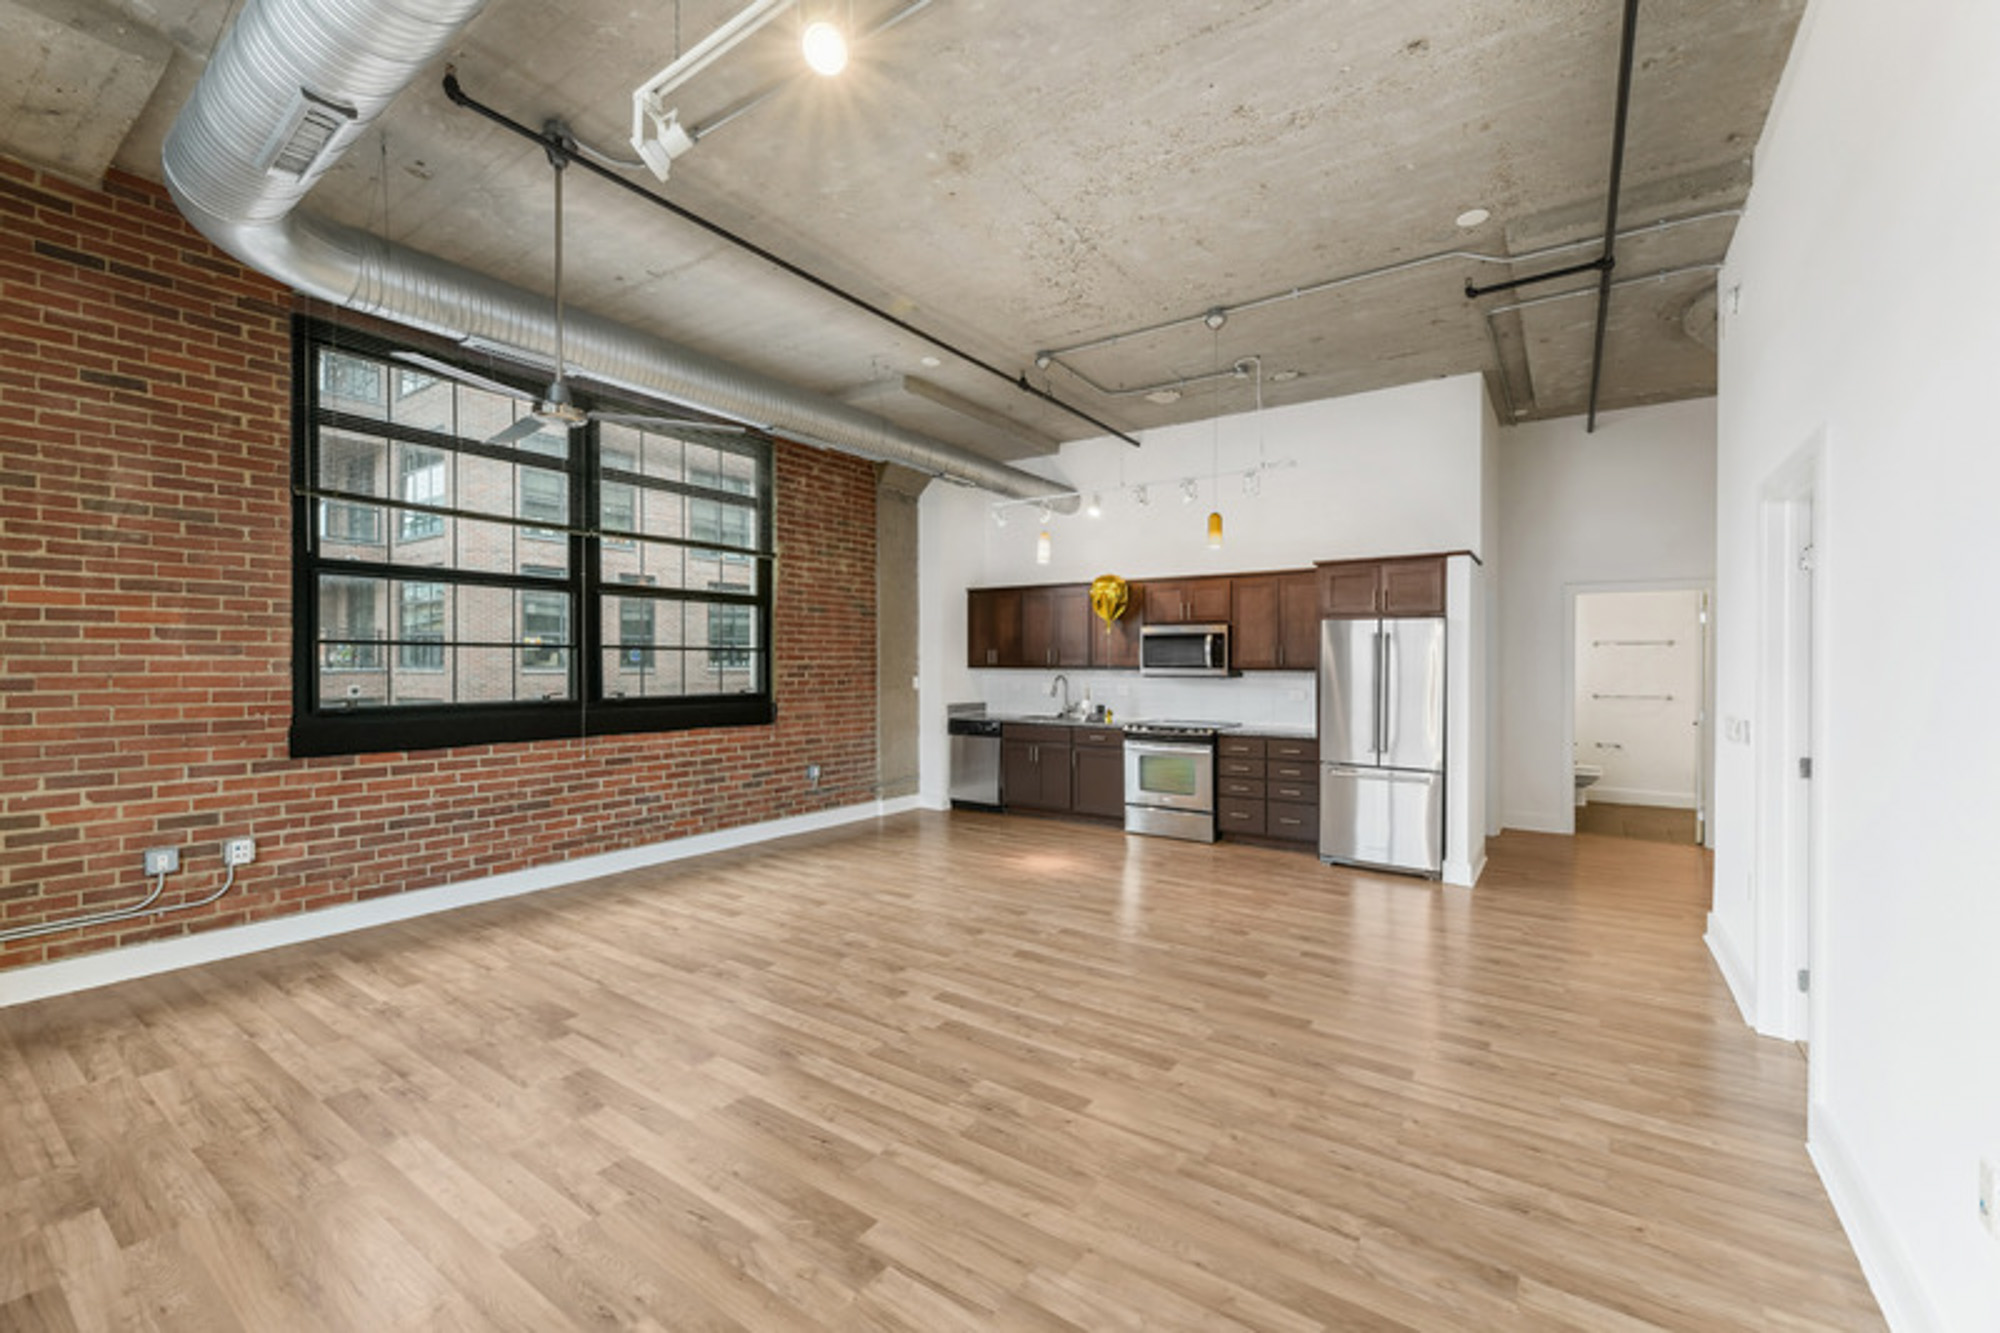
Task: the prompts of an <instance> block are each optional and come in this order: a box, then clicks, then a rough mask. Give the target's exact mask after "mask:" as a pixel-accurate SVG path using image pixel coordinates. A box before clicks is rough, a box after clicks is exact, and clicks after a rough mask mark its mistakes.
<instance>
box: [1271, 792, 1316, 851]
mask: <svg viewBox="0 0 2000 1333" xmlns="http://www.w3.org/2000/svg"><path fill="white" fill-rule="evenodd" d="M1264 819H1265V823H1264V833H1265V835H1266V836H1267V837H1272V838H1286V839H1289V840H1291V841H1293V842H1318V841H1319V806H1318V805H1301V804H1298V803H1295V802H1292V801H1272V802H1271V803H1270V804H1269V805H1267V806H1265V815H1264Z"/></svg>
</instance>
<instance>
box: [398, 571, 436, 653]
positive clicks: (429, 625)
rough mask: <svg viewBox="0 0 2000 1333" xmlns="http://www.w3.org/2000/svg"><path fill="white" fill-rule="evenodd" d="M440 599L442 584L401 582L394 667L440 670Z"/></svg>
mask: <svg viewBox="0 0 2000 1333" xmlns="http://www.w3.org/2000/svg"><path fill="white" fill-rule="evenodd" d="M444 602H445V589H444V585H443V584H442V583H405V584H404V585H403V589H402V623H401V625H400V626H398V628H397V632H396V638H397V647H396V664H397V666H399V667H402V668H403V669H405V670H409V671H442V670H444V624H445V621H444Z"/></svg>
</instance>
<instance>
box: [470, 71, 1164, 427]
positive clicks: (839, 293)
mask: <svg viewBox="0 0 2000 1333" xmlns="http://www.w3.org/2000/svg"><path fill="white" fill-rule="evenodd" d="M444 95H445V96H446V97H449V98H450V99H451V100H452V103H453V104H454V105H456V106H462V107H464V108H465V109H466V110H467V111H471V112H474V113H476V114H478V115H481V116H484V117H485V118H486V119H488V120H490V121H492V122H493V123H494V124H495V125H498V126H500V127H501V128H502V129H505V130H511V131H513V132H514V133H515V134H518V135H520V136H521V137H522V138H523V139H531V140H533V141H534V142H535V143H537V144H539V145H540V146H541V148H542V151H543V152H545V153H547V154H548V155H549V161H550V162H552V163H553V162H558V161H562V162H573V163H575V164H576V165H577V166H579V167H582V168H583V169H584V170H585V171H588V172H589V173H590V174H591V175H593V176H599V177H602V178H603V179H604V180H607V181H610V182H611V183H612V184H613V185H616V186H617V187H618V188H619V189H621V190H624V191H626V192H627V193H629V194H635V195H637V196H639V198H641V199H644V200H645V201H646V202H647V203H649V204H654V205H656V206H658V207H660V208H664V209H666V210H667V211H668V212H669V213H672V214H673V215H674V216H675V217H677V218H679V219H681V220H682V221H683V222H690V223H693V224H694V225H695V226H697V227H700V228H701V229H702V230H703V231H705V232H707V233H709V234H710V235H711V236H715V237H718V238H720V239H721V240H724V241H727V242H729V244H731V245H733V246H736V247H737V248H738V249H742V250H747V251H749V252H750V253H751V254H753V255H755V256H757V257H758V258H759V259H761V260H763V261H764V262H765V263H767V264H770V265H772V266H774V267H776V268H779V269H782V270H783V271H784V272H786V273H789V274H791V275H792V276H793V277H795V278H797V279H799V280H800V281H801V282H807V283H810V284H812V285H813V286H814V287H817V288H819V289H820V290H821V291H823V292H825V293H827V294H828V295H829V296H835V297H838V298H839V299H840V300H842V301H845V302H847V304H849V305H851V306H854V307H856V308H857V309H860V310H865V311H866V312H868V313H869V314H871V315H873V316H875V318H877V319H879V320H882V321H884V322H885V323H888V324H892V325H894V326H895V327H896V328H899V329H901V330H902V331H903V332H904V333H907V334H909V335H910V336H911V337H913V338H921V339H922V340H923V341H925V342H927V343H929V344H930V345H931V346H933V347H935V348H937V349H938V350H939V351H942V352H949V353H950V354H951V355H953V356H955V357H957V358H958V359H959V360H961V361H963V362H965V363H967V364H968V365H973V366H977V367H979V369H981V370H983V371H985V372H986V373H987V374H989V375H992V376H994V377H995V378H997V379H1000V380H1003V381H1005V382H1006V383H1007V384H1008V385H1010V386H1012V387H1013V388H1016V389H1019V390H1020V391H1021V392H1022V393H1025V394H1028V395H1029V396H1031V397H1033V398H1037V399H1040V400H1041V401H1042V402H1044V403H1047V404H1048V405H1049V406H1051V407H1054V408H1059V409H1061V410H1062V411H1064V412H1067V413H1069V414H1070V415H1071V416H1073V417H1075V418H1076V419H1077V420H1079V421H1082V422H1085V423H1087V424H1089V425H1091V426H1095V427H1096V428H1097V429H1098V430H1101V431H1103V432H1104V433H1105V434H1106V435H1109V436H1111V437H1112V438H1113V439H1118V440H1123V441H1125V443H1127V444H1129V445H1132V446H1134V447H1135V448H1136V447H1137V446H1138V444H1139V441H1138V440H1136V439H1134V438H1133V437H1132V436H1130V435H1127V434H1126V433H1125V432H1124V431H1122V430H1119V429H1117V428H1116V427H1115V426H1108V425H1106V424H1105V423H1104V422H1102V421H1099V420H1098V419H1097V418H1096V417H1094V416H1092V415H1090V413H1088V412H1085V411H1083V410H1082V409H1081V408H1076V407H1071V406H1070V405H1069V404H1068V403H1065V402H1064V401H1063V400H1062V399H1060V398H1058V397H1056V396H1055V395H1054V394H1052V393H1049V392H1048V391H1046V390H1043V389H1037V388H1036V387H1035V386H1034V385H1032V384H1030V383H1028V377H1027V376H1026V375H1025V374H1023V375H1010V374H1008V373H1007V372H1006V371H1004V370H1002V369H1000V367H998V366H996V365H993V364H992V363H991V362H989V361H985V360H983V359H981V358H979V357H976V356H974V355H973V354H972V353H970V352H968V351H965V350H964V349H963V348H960V347H955V346H953V345H952V344H951V343H948V342H946V341H945V340H944V339H942V338H938V337H935V336H933V335H931V334H929V333H926V332H924V331H923V330H922V329H920V328H918V327H917V326H916V325H914V324H911V323H910V322H909V321H908V320H905V319H902V318H900V317H898V316H896V315H892V314H890V313H889V312H888V311H887V310H884V309H883V308H882V307H880V306H878V305H876V304H874V303H873V302H871V301H867V300H864V299H863V298H861V297H859V296H856V295H854V294H853V293H852V292H849V291H846V290H844V289H843V288H840V287H836V286H834V285H833V284H832V283H830V282H828V281H827V280H826V279H824V278H822V277H819V276H818V275H817V274H814V273H810V272H808V271H807V270H805V269H803V268H800V267H799V266H798V265H797V264H794V263H792V262H791V261H790V260H789V259H785V258H782V257H780V256H778V255H775V254H773V253H771V252H770V251H769V250H766V249H765V248H764V247H763V246H761V245H758V244H757V243H756V242H755V241H752V240H750V239H748V238H747V237H743V236H739V235H737V234H736V233H735V232H733V231H730V230H729V229H728V228H727V227H724V226H722V225H721V224H719V223H715V222H710V221H709V220H708V219H707V218H704V217H702V216H701V215H700V214H698V213H694V212H691V211H690V210H688V209H686V208H684V207H682V206H681V205H679V204H677V203H675V202H674V201H673V200H671V199H668V198H666V197H665V196H663V195H658V194H654V193H653V192H652V191H651V190H648V189H647V188H645V187H644V186H642V185H636V184H634V183H633V182H631V181H629V180H627V179H625V177H623V176H621V175H619V174H618V173H617V172H616V171H613V170H611V169H610V168H609V167H606V166H603V165H602V164H600V163H597V162H593V161H591V160H590V159H589V158H587V157H585V156H584V155H583V154H582V153H580V152H578V151H577V149H576V145H575V144H574V143H573V142H572V141H570V140H568V139H567V138H565V137H564V136H563V135H561V134H559V133H556V132H554V131H551V130H537V129H533V128H531V127H529V126H527V125H524V124H522V123H521V122H520V121H518V120H515V119H513V118H512V117H510V116H508V115H506V114H505V113H504V112H501V111H496V110H494V109H493V108H492V107H490V106H487V105H485V104H484V103H482V102H480V101H478V100H477V99H475V98H474V97H473V96H472V94H470V93H468V92H466V91H465V88H464V86H463V85H461V84H460V83H459V81H458V71H457V70H456V69H452V68H449V67H448V68H447V69H446V70H445V76H444Z"/></svg>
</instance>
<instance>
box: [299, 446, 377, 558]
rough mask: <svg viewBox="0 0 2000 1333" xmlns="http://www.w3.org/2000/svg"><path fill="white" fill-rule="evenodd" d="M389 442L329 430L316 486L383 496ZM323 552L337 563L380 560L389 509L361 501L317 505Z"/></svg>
mask: <svg viewBox="0 0 2000 1333" xmlns="http://www.w3.org/2000/svg"><path fill="white" fill-rule="evenodd" d="M388 452H389V442H388V441H387V440H383V439H377V438H373V437H371V436H366V435H351V434H347V433H345V432H340V431H326V432H324V433H323V434H322V436H321V439H320V449H319V477H318V486H317V488H318V489H319V490H322V491H335V492H339V493H342V494H346V495H374V496H381V495H383V494H385V492H384V489H383V488H384V486H385V485H386V481H387V474H388ZM315 508H316V511H317V522H318V526H319V536H320V540H321V542H322V546H323V549H324V551H325V553H326V554H327V555H329V556H332V557H334V558H335V559H343V558H344V559H350V560H371V559H380V558H381V554H382V553H381V551H380V550H379V549H377V548H379V547H380V546H381V545H382V542H383V538H384V535H385V533H386V532H387V530H388V528H387V523H386V521H385V516H386V514H387V511H386V510H384V509H383V508H382V507H381V506H380V505H372V504H366V503H363V502H361V501H358V500H321V501H319V502H318V503H317V505H316V506H315Z"/></svg>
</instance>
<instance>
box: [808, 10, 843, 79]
mask: <svg viewBox="0 0 2000 1333" xmlns="http://www.w3.org/2000/svg"><path fill="white" fill-rule="evenodd" d="M805 53H806V64H808V65H810V66H812V69H813V73H815V74H824V75H827V76H828V77H832V76H833V75H835V74H838V73H840V71H842V70H844V69H846V68H847V34H846V33H844V32H842V31H841V30H840V25H839V24H837V23H833V22H830V21H828V20H826V19H816V20H814V21H813V22H811V23H808V24H807V25H806V33H805Z"/></svg>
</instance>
